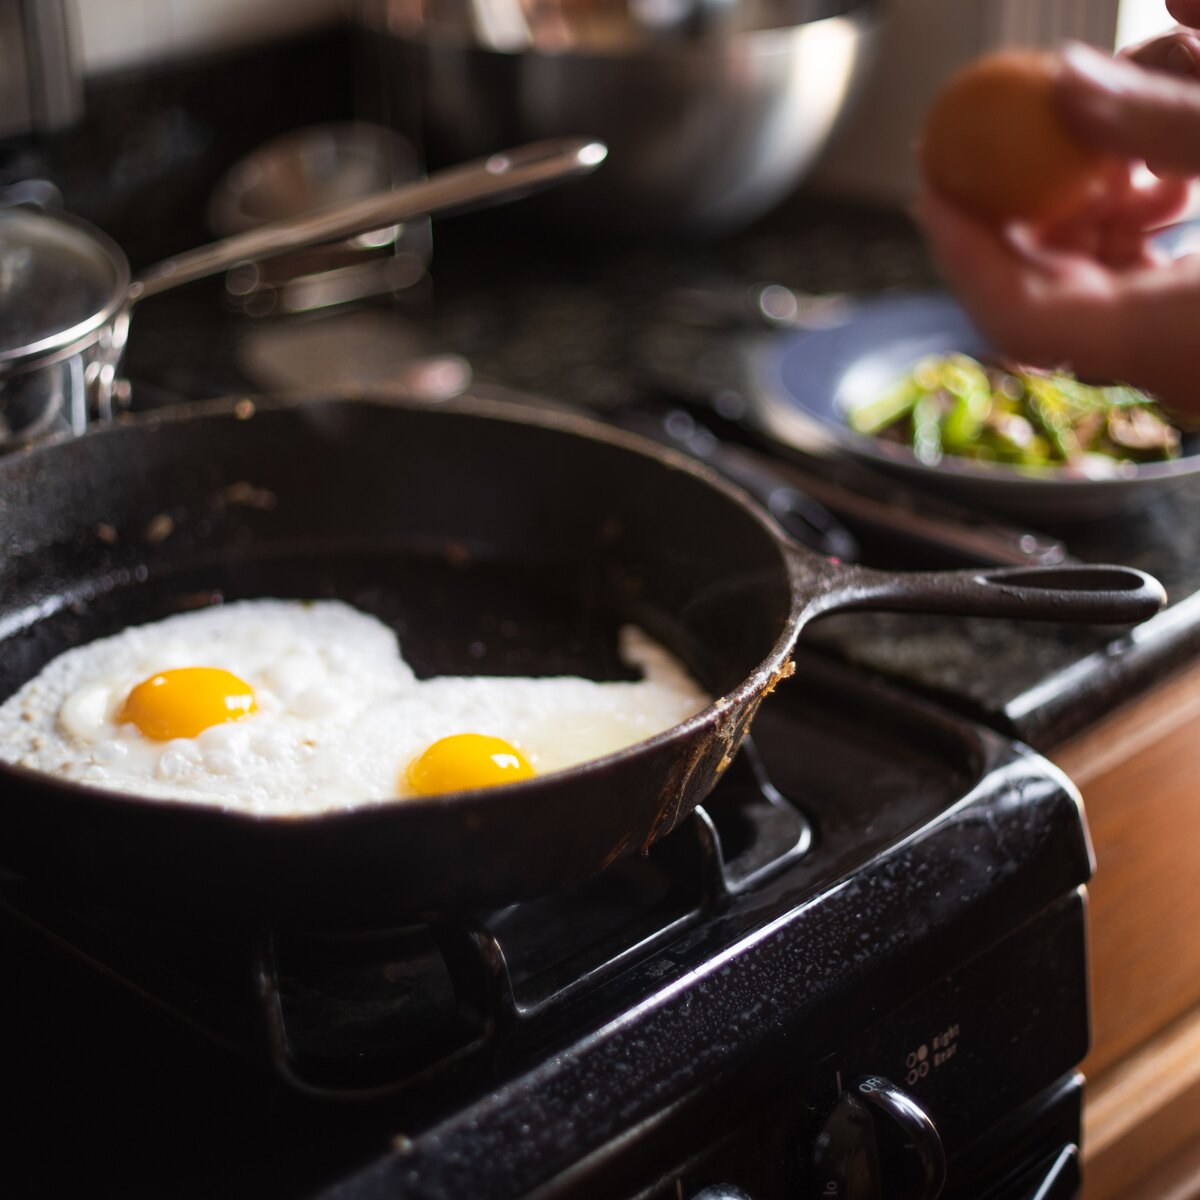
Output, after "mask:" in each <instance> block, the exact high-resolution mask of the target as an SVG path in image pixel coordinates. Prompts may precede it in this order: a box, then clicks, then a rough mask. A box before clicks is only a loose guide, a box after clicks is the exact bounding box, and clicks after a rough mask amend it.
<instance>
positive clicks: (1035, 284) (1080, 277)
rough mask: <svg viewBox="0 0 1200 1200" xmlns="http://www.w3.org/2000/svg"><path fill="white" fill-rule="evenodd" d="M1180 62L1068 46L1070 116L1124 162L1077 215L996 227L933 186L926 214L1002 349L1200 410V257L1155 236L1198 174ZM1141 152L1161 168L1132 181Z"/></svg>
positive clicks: (1199, 110) (921, 216)
mask: <svg viewBox="0 0 1200 1200" xmlns="http://www.w3.org/2000/svg"><path fill="white" fill-rule="evenodd" d="M1172 15H1174V16H1176V18H1177V19H1181V20H1193V19H1195V20H1197V22H1198V23H1200V0H1172ZM1172 36H1174V40H1173V41H1171V42H1170V44H1169V45H1165V46H1164V45H1163V44H1157V45H1155V46H1153V47H1152V46H1151V43H1146V44H1144V46H1143V47H1139V48H1137V51H1136V52H1137V53H1141V54H1144V55H1147V56H1150V57H1153V56H1154V55H1159V56H1160V57H1161V58H1163V59H1165V58H1166V57H1168V56H1170V54H1171V53H1172V50H1173V49H1174V47H1176V46H1185V47H1187V46H1190V45H1191V42H1190V39H1191V38H1192V37H1193V36H1194V35H1193V34H1192V33H1191V31H1188V30H1184V31H1177V33H1176V35H1168V37H1169V38H1170V37H1172ZM1189 52H1190V51H1189ZM1197 53H1198V55H1200V42H1198V43H1197ZM1176 57H1177V58H1178V56H1176ZM1178 74H1179V73H1178V72H1175V77H1172V75H1171V74H1167V73H1165V72H1164V70H1161V69H1147V68H1146V67H1143V66H1140V65H1138V63H1137V61H1136V60H1134V61H1115V60H1113V59H1110V58H1108V57H1106V56H1104V55H1101V54H1099V53H1097V52H1096V51H1092V50H1089V49H1087V48H1086V47H1070V48H1069V49H1068V50H1067V52H1066V53H1065V55H1064V67H1063V71H1062V76H1061V79H1060V81H1059V87H1058V99H1059V102H1060V108H1061V111H1062V113H1063V116H1064V119H1065V120H1067V121H1068V123H1069V124H1070V125H1071V127H1072V128H1073V129H1074V130H1075V131H1076V133H1077V134H1078V136H1079V137H1080V138H1081V139H1083V140H1085V141H1088V142H1090V143H1091V144H1093V145H1096V146H1097V147H1099V148H1101V149H1104V150H1106V151H1110V152H1114V153H1115V154H1117V155H1120V156H1121V158H1122V159H1124V160H1125V164H1127V165H1123V164H1122V163H1121V162H1120V161H1119V160H1118V162H1117V163H1116V165H1115V166H1114V170H1113V173H1112V178H1111V180H1110V186H1109V187H1108V188H1107V189H1106V191H1105V193H1104V195H1103V196H1102V197H1101V198H1099V199H1098V200H1097V201H1096V203H1094V204H1093V205H1091V206H1089V208H1088V209H1086V210H1085V211H1082V212H1079V213H1076V214H1074V215H1073V216H1072V217H1071V218H1070V219H1068V220H1067V221H1066V222H1060V223H1059V224H1058V225H1057V226H1054V227H1049V228H1046V227H1043V228H1036V227H1033V226H1030V225H1022V224H1018V223H1012V224H1009V225H1007V226H1004V227H1002V228H995V227H991V226H988V225H986V224H984V223H982V222H979V221H977V220H975V219H973V218H971V217H970V216H969V215H967V214H965V213H963V212H961V211H959V210H957V209H956V208H954V207H953V206H952V205H950V204H949V203H948V202H947V201H945V200H944V199H943V198H941V197H938V196H935V195H932V194H930V195H926V196H924V197H923V198H922V199H921V201H920V202H919V204H918V207H917V210H916V216H917V219H918V221H919V223H920V224H921V226H922V228H923V229H924V231H925V233H926V236H927V239H928V241H929V245H930V248H931V251H932V253H933V256H934V258H935V261H936V262H937V264H938V266H939V267H940V269H941V270H942V273H943V274H944V276H945V277H946V280H947V282H948V283H949V285H950V286H951V288H952V289H953V290H954V291H955V292H956V294H957V295H958V297H959V299H960V300H961V301H962V303H963V305H964V307H966V308H967V310H968V311H969V312H970V313H971V315H972V316H973V318H974V319H975V321H976V323H977V324H978V325H979V326H980V328H981V330H982V331H983V333H984V334H985V336H987V337H988V338H989V340H991V341H992V343H993V345H995V346H996V347H997V348H998V349H999V350H1001V351H1003V352H1004V353H1006V354H1008V355H1011V356H1012V357H1014V358H1016V359H1018V360H1020V361H1023V362H1028V363H1032V364H1037V365H1043V366H1068V367H1070V368H1072V369H1073V370H1075V371H1076V372H1077V373H1079V374H1080V375H1083V376H1086V377H1092V378H1097V379H1112V380H1119V381H1121V382H1125V383H1129V384H1133V385H1134V386H1137V387H1140V388H1143V389H1145V390H1147V391H1151V392H1153V393H1155V394H1156V395H1158V396H1159V398H1160V399H1162V400H1163V401H1164V403H1166V404H1168V406H1170V407H1173V408H1174V409H1176V410H1177V412H1179V413H1181V414H1184V415H1185V416H1190V417H1191V418H1192V419H1193V420H1200V338H1198V337H1197V334H1196V328H1195V325H1196V318H1197V316H1200V259H1181V260H1178V261H1176V262H1168V261H1167V260H1165V259H1164V258H1163V256H1161V255H1160V254H1158V253H1156V252H1155V250H1154V249H1153V246H1152V244H1151V240H1150V239H1151V234H1152V231H1153V230H1154V229H1155V228H1156V227H1159V226H1161V225H1163V224H1164V223H1166V222H1168V221H1170V220H1172V219H1173V218H1175V217H1176V216H1178V214H1179V212H1180V211H1181V209H1182V207H1183V206H1184V204H1185V202H1186V199H1187V196H1188V191H1189V189H1188V183H1187V180H1188V178H1190V177H1194V176H1196V175H1200V85H1198V84H1197V83H1196V82H1195V81H1193V80H1191V79H1185V78H1179V77H1178ZM1137 160H1142V161H1147V162H1148V164H1149V165H1150V166H1151V168H1152V170H1153V171H1155V173H1157V174H1158V175H1159V178H1158V179H1155V180H1148V181H1147V180H1139V181H1138V182H1136V183H1135V182H1134V176H1133V174H1132V173H1131V167H1132V165H1133V164H1134V163H1135V162H1136V161H1137Z"/></svg>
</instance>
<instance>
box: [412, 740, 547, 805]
mask: <svg viewBox="0 0 1200 1200" xmlns="http://www.w3.org/2000/svg"><path fill="white" fill-rule="evenodd" d="M535 774H536V772H535V771H534V769H533V767H532V766H531V765H530V763H529V760H528V759H527V758H526V757H525V756H524V755H523V754H522V753H521V752H520V750H518V749H517V748H516V746H513V745H510V744H509V743H508V742H506V741H504V739H503V738H498V737H488V736H487V735H486V734H482V733H456V734H454V735H453V736H451V737H444V738H442V739H441V740H440V741H436V742H434V743H433V745H432V746H430V747H429V749H428V750H426V751H425V753H424V754H422V755H421V756H420V757H419V758H415V759H413V761H412V762H411V763H410V764H409V766H408V770H407V772H406V773H405V775H406V778H407V780H408V786H409V787H410V788H411V789H412V790H413V791H414V792H417V793H418V794H419V795H422V796H434V795H437V794H438V793H439V792H464V791H469V790H471V789H472V788H485V787H495V786H496V785H497V784H501V783H516V782H517V780H519V779H532V778H533V776H534V775H535Z"/></svg>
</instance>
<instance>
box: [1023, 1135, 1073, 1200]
mask: <svg viewBox="0 0 1200 1200" xmlns="http://www.w3.org/2000/svg"><path fill="white" fill-rule="evenodd" d="M1081 1182H1082V1180H1081V1177H1080V1173H1079V1147H1078V1146H1076V1145H1074V1144H1073V1143H1068V1144H1067V1145H1065V1146H1063V1147H1062V1149H1061V1150H1059V1151H1057V1152H1056V1153H1055V1154H1052V1155H1051V1156H1050V1157H1049V1158H1048V1159H1044V1160H1043V1161H1042V1163H1041V1164H1040V1165H1039V1166H1038V1168H1037V1170H1036V1171H1035V1172H1033V1173H1032V1175H1028V1176H1026V1177H1025V1178H1024V1179H1023V1180H1022V1181H1021V1182H1020V1183H1019V1184H1018V1185H1017V1186H1016V1188H1014V1190H1013V1191H1012V1193H1011V1197H1010V1200H1077V1197H1078V1196H1079V1188H1080V1184H1081Z"/></svg>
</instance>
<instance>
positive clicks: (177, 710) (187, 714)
mask: <svg viewBox="0 0 1200 1200" xmlns="http://www.w3.org/2000/svg"><path fill="white" fill-rule="evenodd" d="M257 709H258V705H257V704H256V703H255V701H254V690H253V688H251V687H250V685H249V684H248V683H246V682H245V681H244V680H241V679H239V678H238V677H237V676H236V675H231V674H230V673H229V672H228V671H222V670H220V669H219V668H218V667H182V668H180V669H179V670H175V671H163V672H161V673H160V674H158V675H151V676H150V678H149V679H144V680H142V682H141V683H139V684H138V685H137V687H135V688H134V689H133V691H131V692H130V693H129V695H128V696H127V697H126V699H125V703H124V704H123V705H122V706H121V712H120V714H119V716H118V720H120V721H122V722H128V723H129V724H132V725H136V726H137V727H138V729H140V730H141V731H142V733H144V734H145V735H146V737H148V738H155V739H157V740H158V741H162V742H165V741H169V740H170V739H171V738H189V737H195V736H196V735H197V734H198V733H203V732H204V731H205V730H206V729H208V728H210V727H211V726H213V725H220V724H221V723H222V722H224V721H240V720H241V719H242V717H247V716H249V715H250V714H251V713H252V712H255V711H257Z"/></svg>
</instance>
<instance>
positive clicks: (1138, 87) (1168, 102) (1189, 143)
mask: <svg viewBox="0 0 1200 1200" xmlns="http://www.w3.org/2000/svg"><path fill="white" fill-rule="evenodd" d="M1198 7H1200V5H1198ZM1063 61H1064V66H1063V70H1062V73H1061V75H1060V77H1059V86H1058V100H1059V104H1060V107H1061V110H1062V113H1063V116H1064V117H1065V118H1066V119H1067V121H1069V122H1070V124H1071V126H1072V127H1073V128H1074V129H1075V130H1076V132H1077V133H1078V134H1079V135H1080V137H1082V138H1084V139H1086V140H1087V141H1088V142H1090V143H1092V144H1093V145H1095V146H1098V147H1100V148H1102V149H1104V150H1109V151H1111V152H1113V153H1115V154H1120V155H1123V156H1124V157H1127V158H1140V159H1142V160H1144V161H1145V163H1146V164H1147V166H1149V167H1150V169H1151V170H1152V171H1153V172H1154V173H1155V174H1156V175H1177V176H1192V175H1200V85H1198V84H1197V83H1195V82H1193V81H1191V80H1185V79H1179V78H1176V77H1173V76H1170V75H1167V74H1164V73H1162V72H1159V71H1148V70H1145V69H1143V68H1142V67H1139V66H1138V65H1137V64H1136V63H1133V62H1128V61H1124V60H1122V59H1114V58H1110V57H1109V56H1108V55H1105V54H1101V53H1100V52H1099V51H1096V50H1093V49H1091V48H1090V47H1088V46H1084V45H1082V44H1079V43H1072V44H1071V45H1070V46H1068V47H1067V48H1066V50H1065V51H1064V53H1063Z"/></svg>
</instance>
